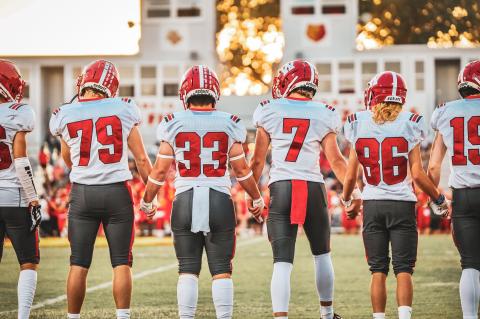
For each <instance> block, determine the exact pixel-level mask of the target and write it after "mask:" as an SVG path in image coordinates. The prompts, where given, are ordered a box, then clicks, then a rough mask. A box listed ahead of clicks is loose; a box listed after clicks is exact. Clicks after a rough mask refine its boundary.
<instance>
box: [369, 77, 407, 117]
mask: <svg viewBox="0 0 480 319" xmlns="http://www.w3.org/2000/svg"><path fill="white" fill-rule="evenodd" d="M406 99H407V84H406V82H405V79H404V78H403V76H401V75H400V74H398V73H396V72H392V71H385V72H382V73H379V74H377V75H375V77H374V78H373V79H372V80H370V82H368V85H367V88H366V89H365V107H366V108H367V110H370V109H371V108H372V107H373V106H375V105H377V104H379V103H384V102H390V103H391V102H393V103H399V104H402V105H403V104H405V101H406Z"/></svg>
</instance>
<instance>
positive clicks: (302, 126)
mask: <svg viewBox="0 0 480 319" xmlns="http://www.w3.org/2000/svg"><path fill="white" fill-rule="evenodd" d="M293 128H296V130H295V135H294V136H293V140H292V144H290V148H289V149H288V153H287V156H285V162H296V161H297V159H298V154H300V150H301V149H302V146H303V142H304V141H305V137H306V136H307V133H308V129H309V128H310V120H309V119H289V118H284V119H283V133H286V134H292V133H293Z"/></svg>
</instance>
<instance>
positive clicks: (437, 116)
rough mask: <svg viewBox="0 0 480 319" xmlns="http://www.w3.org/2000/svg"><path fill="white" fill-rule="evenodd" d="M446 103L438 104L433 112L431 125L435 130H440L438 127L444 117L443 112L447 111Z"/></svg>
mask: <svg viewBox="0 0 480 319" xmlns="http://www.w3.org/2000/svg"><path fill="white" fill-rule="evenodd" d="M445 109H446V107H445V104H441V105H438V106H437V107H436V108H435V110H434V111H433V114H432V119H431V120H430V126H431V127H432V129H433V130H435V131H438V127H439V124H440V121H441V118H442V115H443V113H444V112H445Z"/></svg>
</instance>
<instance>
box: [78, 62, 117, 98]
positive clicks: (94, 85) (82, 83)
mask: <svg viewBox="0 0 480 319" xmlns="http://www.w3.org/2000/svg"><path fill="white" fill-rule="evenodd" d="M119 85H120V80H119V74H118V71H117V68H116V67H115V65H114V64H113V63H112V62H110V61H106V60H96V61H93V62H92V63H90V64H89V65H87V66H86V67H85V68H84V69H83V72H82V74H80V76H79V77H78V79H77V92H78V95H79V96H82V95H83V93H84V91H85V90H86V89H92V90H94V91H98V92H100V93H103V94H104V95H105V96H106V97H115V96H116V95H117V91H118V87H119Z"/></svg>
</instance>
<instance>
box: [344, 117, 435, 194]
mask: <svg viewBox="0 0 480 319" xmlns="http://www.w3.org/2000/svg"><path fill="white" fill-rule="evenodd" d="M344 133H345V137H346V139H347V140H348V141H349V142H350V143H351V144H352V146H353V147H355V150H356V152H357V157H358V160H359V162H360V164H362V166H363V169H364V177H363V178H364V182H365V187H364V189H363V192H362V199H363V200H401V201H413V202H416V201H417V198H416V196H415V194H414V192H413V188H412V183H411V180H410V178H409V176H408V153H409V152H410V151H411V150H412V149H413V148H414V147H415V146H416V145H417V144H419V143H420V142H421V141H423V140H424V139H425V137H426V135H427V128H426V124H425V119H424V118H423V116H421V115H418V114H414V113H411V112H405V111H403V112H401V113H400V114H399V116H398V117H397V119H396V120H395V121H393V122H387V123H384V124H380V125H379V124H376V123H375V122H374V121H373V119H372V112H370V111H363V112H358V113H355V114H351V115H350V116H349V117H348V118H347V122H346V123H345V126H344Z"/></svg>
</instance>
